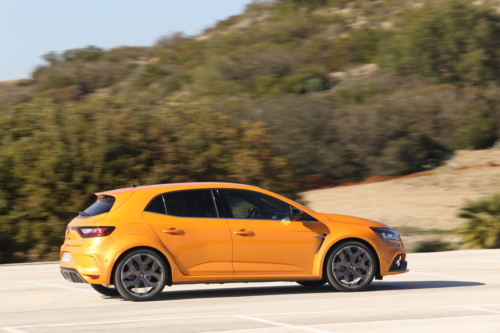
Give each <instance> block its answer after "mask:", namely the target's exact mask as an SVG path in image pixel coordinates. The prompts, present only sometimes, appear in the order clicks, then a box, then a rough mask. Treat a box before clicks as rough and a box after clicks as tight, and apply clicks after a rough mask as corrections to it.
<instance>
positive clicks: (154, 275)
mask: <svg viewBox="0 0 500 333" xmlns="http://www.w3.org/2000/svg"><path fill="white" fill-rule="evenodd" d="M120 275H121V282H122V285H123V287H124V288H125V289H126V290H127V292H128V293H130V294H131V295H133V296H136V297H148V296H150V295H152V294H155V293H156V291H157V290H158V289H163V286H164V281H165V270H164V268H163V265H162V264H160V262H159V261H158V259H157V258H155V257H153V256H152V255H150V254H146V253H139V254H136V255H134V256H132V257H130V258H129V259H128V260H127V261H126V262H125V263H124V264H123V266H122V269H121V274H120Z"/></svg>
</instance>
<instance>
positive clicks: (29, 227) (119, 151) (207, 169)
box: [0, 96, 296, 263]
mask: <svg viewBox="0 0 500 333" xmlns="http://www.w3.org/2000/svg"><path fill="white" fill-rule="evenodd" d="M134 103H135V99H134V98H131V99H127V96H117V97H113V98H105V99H97V100H94V101H91V102H85V103H80V104H76V103H67V104H54V103H50V102H47V101H44V100H33V101H32V102H30V103H29V104H28V103H26V104H19V105H16V106H12V107H5V108H3V110H2V113H0V263H8V262H23V261H41V260H57V259H58V258H59V247H60V244H61V243H62V242H63V237H64V228H65V227H66V225H67V223H68V222H69V221H70V220H71V219H73V218H74V217H75V216H76V215H77V213H78V211H80V210H82V209H85V207H88V206H89V205H90V204H91V203H92V202H93V201H95V196H94V193H95V192H98V191H103V190H111V189H114V188H120V187H128V186H129V183H128V178H127V175H126V174H125V172H124V171H123V169H124V167H125V168H126V169H128V170H129V173H130V176H131V177H132V179H134V180H135V182H136V183H137V184H138V185H147V184H160V183H176V182H192V181H224V182H238V183H245V184H252V185H256V186H260V187H262V188H266V189H270V190H274V191H275V192H278V193H281V194H283V195H286V196H288V197H291V198H294V197H295V194H296V189H295V188H294V183H293V181H292V180H293V175H292V173H291V169H290V167H289V166H288V164H289V163H288V162H287V161H286V160H284V159H283V158H279V157H277V156H275V155H274V154H273V153H272V152H271V150H270V148H269V142H268V139H267V134H266V131H265V129H264V127H263V126H262V124H258V123H250V122H245V123H242V124H241V125H238V126H233V125H232V124H231V122H230V120H229V119H228V118H227V117H225V116H223V115H221V114H218V113H215V112H213V111H212V110H210V109H208V108H207V107H204V106H203V105H202V104H200V103H192V104H181V105H174V106H169V105H161V106H156V107H146V106H143V105H137V104H134ZM34 115H36V121H34V120H33V117H34Z"/></svg>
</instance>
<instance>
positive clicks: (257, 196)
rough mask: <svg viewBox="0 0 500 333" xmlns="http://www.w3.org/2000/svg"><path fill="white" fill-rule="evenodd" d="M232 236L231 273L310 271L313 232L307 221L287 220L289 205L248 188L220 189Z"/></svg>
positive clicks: (303, 272)
mask: <svg viewBox="0 0 500 333" xmlns="http://www.w3.org/2000/svg"><path fill="white" fill-rule="evenodd" d="M218 193H219V194H220V197H221V199H222V200H223V204H224V207H225V210H228V211H229V212H226V214H227V215H228V216H229V217H228V219H227V220H228V223H229V226H230V228H231V236H232V239H233V267H234V274H240V275H247V274H248V275H287V274H290V275H295V274H311V273H312V264H313V256H314V251H313V234H312V230H311V224H310V223H309V222H307V221H290V210H291V206H290V205H289V204H287V203H286V202H283V201H281V200H279V199H277V198H274V197H271V196H268V195H265V194H262V193H259V192H254V191H248V190H232V189H224V190H219V191H218Z"/></svg>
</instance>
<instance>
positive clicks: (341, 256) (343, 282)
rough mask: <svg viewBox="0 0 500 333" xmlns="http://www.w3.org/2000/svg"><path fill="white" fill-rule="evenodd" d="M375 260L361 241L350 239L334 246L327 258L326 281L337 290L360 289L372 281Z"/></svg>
mask: <svg viewBox="0 0 500 333" xmlns="http://www.w3.org/2000/svg"><path fill="white" fill-rule="evenodd" d="M376 265H377V262H376V260H375V256H374V254H373V252H372V251H371V250H370V249H369V248H368V247H367V246H366V245H364V244H363V243H360V242H356V241H352V242H347V243H343V244H339V245H337V246H335V248H334V249H333V250H332V251H331V252H330V254H329V255H328V258H327V274H326V275H327V278H328V283H330V285H331V286H333V287H334V288H335V289H337V290H339V291H344V292H346V291H347V292H349V291H361V290H364V289H366V288H367V287H368V286H369V285H370V283H371V282H372V281H373V278H374V276H375V271H376Z"/></svg>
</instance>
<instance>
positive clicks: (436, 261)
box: [407, 259, 500, 264]
mask: <svg viewBox="0 0 500 333" xmlns="http://www.w3.org/2000/svg"><path fill="white" fill-rule="evenodd" d="M407 261H408V263H411V264H434V263H442V262H500V261H498V260H474V259H464V260H433V261H413V260H407Z"/></svg>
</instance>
